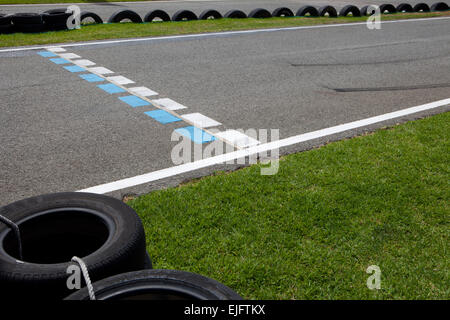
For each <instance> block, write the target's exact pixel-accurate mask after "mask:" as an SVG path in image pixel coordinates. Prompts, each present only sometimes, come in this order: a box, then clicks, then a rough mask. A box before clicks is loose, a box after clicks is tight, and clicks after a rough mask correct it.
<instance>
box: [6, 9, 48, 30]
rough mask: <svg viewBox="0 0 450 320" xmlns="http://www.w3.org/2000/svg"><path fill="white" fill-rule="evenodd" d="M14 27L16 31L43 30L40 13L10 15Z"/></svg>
mask: <svg viewBox="0 0 450 320" xmlns="http://www.w3.org/2000/svg"><path fill="white" fill-rule="evenodd" d="M11 22H12V24H13V25H14V29H15V30H16V31H18V32H24V33H34V32H43V31H45V27H44V21H43V20H42V15H41V14H38V13H16V14H13V15H12V16H11Z"/></svg>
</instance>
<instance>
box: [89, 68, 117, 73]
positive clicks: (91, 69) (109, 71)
mask: <svg viewBox="0 0 450 320" xmlns="http://www.w3.org/2000/svg"><path fill="white" fill-rule="evenodd" d="M89 71H92V72H95V73H98V74H111V73H114V72H113V71H111V70H109V69H106V68H104V67H95V68H89Z"/></svg>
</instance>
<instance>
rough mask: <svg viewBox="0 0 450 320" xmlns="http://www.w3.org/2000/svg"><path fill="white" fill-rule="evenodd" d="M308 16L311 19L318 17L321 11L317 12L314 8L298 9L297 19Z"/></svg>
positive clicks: (304, 7)
mask: <svg viewBox="0 0 450 320" xmlns="http://www.w3.org/2000/svg"><path fill="white" fill-rule="evenodd" d="M308 15H309V16H310V17H318V16H319V11H317V9H316V8H314V7H312V6H303V7H301V8H300V9H298V11H297V14H296V16H297V17H306V16H308Z"/></svg>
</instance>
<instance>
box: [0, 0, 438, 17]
mask: <svg viewBox="0 0 450 320" xmlns="http://www.w3.org/2000/svg"><path fill="white" fill-rule="evenodd" d="M404 2H408V1H404V0H393V1H385V0H369V1H368V0H352V1H346V0H315V1H310V2H308V1H304V0H279V1H273V0H220V1H210V0H200V1H198V0H197V1H176V0H175V1H150V2H105V3H77V4H76V5H77V6H79V7H80V8H81V10H82V11H92V12H95V13H97V14H98V15H99V16H100V17H101V18H102V19H103V20H104V21H107V20H108V18H109V17H110V16H111V15H112V14H113V13H114V12H116V11H119V10H123V9H131V10H134V11H136V12H137V13H138V14H139V15H141V17H144V15H145V14H146V13H147V12H149V11H151V10H155V9H162V10H165V11H166V12H167V13H169V15H170V16H172V15H173V14H174V13H175V12H176V11H178V10H180V9H185V10H191V11H193V12H195V13H196V14H197V15H199V14H200V13H201V12H202V11H204V10H205V9H216V10H218V11H219V12H221V13H222V14H225V13H226V12H227V11H229V10H232V9H238V10H242V11H244V12H245V13H247V14H248V13H249V12H250V11H252V10H253V9H256V8H264V9H267V10H270V11H271V12H272V11H273V10H275V9H276V8H279V7H288V8H290V9H291V10H292V11H293V12H294V13H295V12H297V10H298V9H299V8H300V7H301V6H303V5H306V4H310V5H313V6H316V7H320V6H323V5H332V6H334V7H335V8H336V9H337V10H339V9H341V8H342V7H344V6H345V5H348V4H353V5H356V6H357V7H358V8H361V7H362V6H364V5H369V4H375V5H381V4H383V3H391V4H394V5H399V4H400V3H404ZM419 2H424V3H427V4H428V5H430V6H431V5H432V4H433V3H436V2H438V1H437V0H431V1H430V0H420V1H419V0H417V1H415V2H408V3H411V4H413V5H414V4H416V3H419ZM444 2H445V1H444ZM69 5H70V4H67V3H65V4H59V5H58V4H48V5H0V13H18V12H38V13H39V12H43V11H45V10H49V9H54V8H65V7H67V6H69Z"/></svg>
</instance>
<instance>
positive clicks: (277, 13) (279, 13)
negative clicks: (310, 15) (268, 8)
mask: <svg viewBox="0 0 450 320" xmlns="http://www.w3.org/2000/svg"><path fill="white" fill-rule="evenodd" d="M293 16H294V12H292V10H291V9H289V8H286V7H281V8H277V9H275V10H274V11H273V12H272V17H293Z"/></svg>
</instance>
